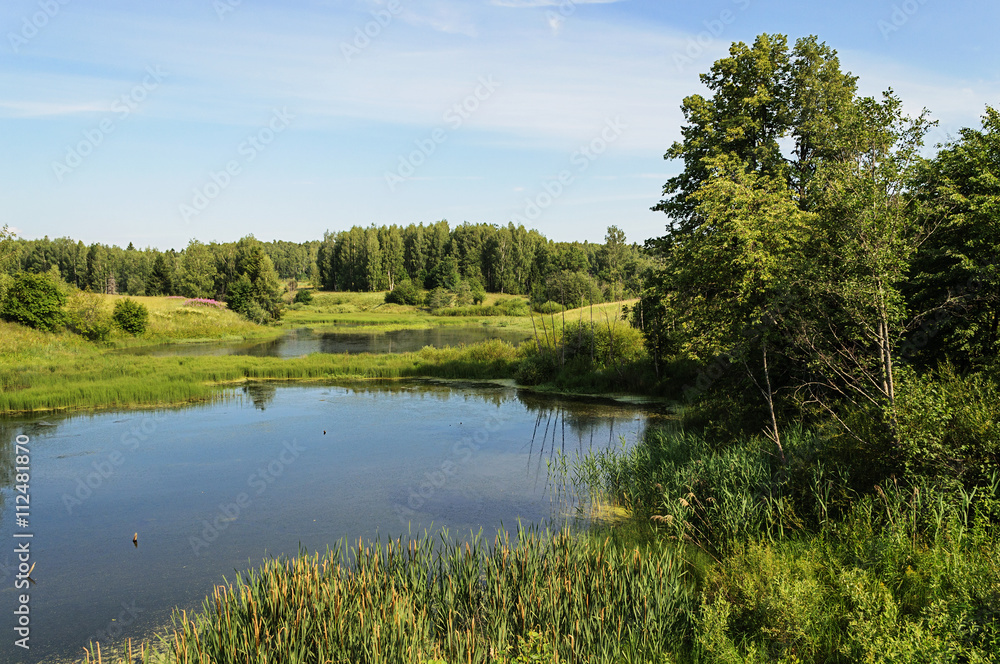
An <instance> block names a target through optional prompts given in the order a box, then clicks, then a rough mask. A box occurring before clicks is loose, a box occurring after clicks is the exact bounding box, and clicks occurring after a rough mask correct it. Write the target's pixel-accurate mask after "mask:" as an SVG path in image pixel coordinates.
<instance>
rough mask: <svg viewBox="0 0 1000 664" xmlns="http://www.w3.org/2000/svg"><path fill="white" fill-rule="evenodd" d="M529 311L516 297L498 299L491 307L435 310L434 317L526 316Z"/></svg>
mask: <svg viewBox="0 0 1000 664" xmlns="http://www.w3.org/2000/svg"><path fill="white" fill-rule="evenodd" d="M530 311H531V309H530V308H529V307H528V303H527V302H525V301H524V300H522V299H521V298H518V297H507V298H500V299H498V300H497V301H496V302H494V303H493V305H492V306H485V305H478V306H476V305H473V306H469V307H449V308H445V309H436V310H435V311H434V312H433V313H434V315H435V316H513V317H519V316H527V315H528V314H529V313H530Z"/></svg>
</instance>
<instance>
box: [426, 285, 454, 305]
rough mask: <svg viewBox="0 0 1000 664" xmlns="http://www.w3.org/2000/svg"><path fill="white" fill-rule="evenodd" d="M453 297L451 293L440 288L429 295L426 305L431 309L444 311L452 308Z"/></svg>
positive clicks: (431, 291)
mask: <svg viewBox="0 0 1000 664" xmlns="http://www.w3.org/2000/svg"><path fill="white" fill-rule="evenodd" d="M453 297H454V296H453V295H452V294H451V291H448V290H446V289H445V288H442V287H441V286H438V287H437V288H434V289H432V290H430V291H429V292H428V293H427V299H426V301H425V304H426V305H427V306H428V307H430V308H431V309H443V308H444V307H450V306H451V301H452V298H453Z"/></svg>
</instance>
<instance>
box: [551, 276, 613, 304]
mask: <svg viewBox="0 0 1000 664" xmlns="http://www.w3.org/2000/svg"><path fill="white" fill-rule="evenodd" d="M543 293H544V294H543V297H544V298H545V300H552V301H555V302H559V303H560V304H562V305H563V306H565V307H566V308H567V309H575V308H577V307H582V306H584V305H586V304H597V303H598V302H603V301H604V293H603V292H602V291H601V287H600V285H599V284H598V283H597V280H596V279H595V278H594V277H592V276H590V275H589V274H587V273H586V272H571V271H569V270H562V271H560V272H556V273H554V274H552V275H550V276H549V277H548V278H547V279H546V280H545V288H544V291H543Z"/></svg>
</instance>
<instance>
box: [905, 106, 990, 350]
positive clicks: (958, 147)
mask: <svg viewBox="0 0 1000 664" xmlns="http://www.w3.org/2000/svg"><path fill="white" fill-rule="evenodd" d="M919 180H920V182H919V185H920V188H921V191H922V193H923V195H924V197H925V199H926V202H927V204H928V207H929V211H930V213H931V214H933V215H934V218H935V219H940V220H941V223H940V227H939V228H938V229H937V231H936V232H935V233H934V235H933V236H931V237H930V238H929V239H928V240H927V242H925V243H924V245H923V246H921V248H920V252H919V254H918V255H917V256H916V257H915V260H914V263H913V265H912V268H911V270H910V274H909V280H908V284H907V287H906V295H907V299H908V303H909V305H910V307H911V308H912V309H913V311H914V312H916V314H917V316H918V317H919V322H920V325H919V327H917V328H916V329H914V330H913V331H912V332H911V333H910V334H909V335H908V336H907V341H906V343H905V344H904V349H903V350H904V352H905V353H906V354H907V356H908V357H911V358H913V359H914V361H916V362H918V363H919V364H921V365H924V366H933V365H934V364H935V363H936V361H938V360H939V359H940V358H943V357H944V358H947V359H948V360H949V361H950V362H953V363H955V364H956V365H958V366H959V367H961V368H963V369H970V368H975V367H978V366H981V365H982V364H984V363H987V362H990V361H993V360H994V359H995V358H996V357H997V355H998V351H1000V111H998V110H997V109H995V108H992V107H987V108H986V112H985V114H984V115H983V117H982V128H981V129H972V128H966V129H962V130H961V131H960V132H959V135H958V137H957V138H956V139H955V140H953V141H951V142H950V143H948V144H946V145H944V146H941V149H940V150H939V152H938V153H937V155H936V156H935V157H934V158H933V159H932V160H930V161H928V162H927V163H926V166H925V168H924V169H923V172H922V173H921V174H920V178H919Z"/></svg>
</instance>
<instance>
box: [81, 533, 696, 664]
mask: <svg viewBox="0 0 1000 664" xmlns="http://www.w3.org/2000/svg"><path fill="white" fill-rule="evenodd" d="M696 602H697V599H696V596H695V593H694V590H693V587H692V584H690V583H689V582H688V581H687V579H686V573H685V570H684V564H683V562H682V560H681V559H680V556H679V550H678V549H677V548H676V547H673V546H664V545H663V543H661V542H652V543H649V544H646V545H643V546H616V545H614V544H613V543H611V542H610V540H597V539H594V538H588V537H584V536H574V535H570V534H567V533H560V534H556V535H549V534H541V533H538V532H537V531H534V530H528V531H521V532H520V533H519V537H518V538H517V540H516V541H511V540H509V539H507V538H502V539H501V538H498V539H497V541H496V542H495V543H494V544H493V546H488V545H487V544H486V543H484V542H482V541H479V540H475V541H473V542H472V543H471V544H468V543H467V544H462V543H460V542H457V541H455V540H451V539H448V538H446V537H445V538H442V540H441V541H437V540H435V539H432V538H424V539H417V540H396V541H388V542H385V543H379V542H376V543H374V544H371V543H365V542H358V543H357V545H355V546H353V547H350V548H349V549H348V548H347V547H346V546H345V547H342V548H341V549H339V550H337V551H334V552H331V553H328V554H327V555H325V556H319V555H315V554H314V555H301V556H299V557H297V558H293V559H290V560H271V561H268V562H265V563H264V565H263V566H262V567H261V568H260V569H258V570H254V571H251V572H250V573H248V574H246V575H240V576H238V577H237V579H236V581H235V582H234V583H233V584H231V585H228V586H219V587H216V589H215V591H214V592H213V594H212V596H211V597H209V598H207V599H206V600H205V603H204V605H203V608H202V610H201V611H200V612H198V613H197V614H196V615H188V614H186V613H181V614H180V615H175V630H174V631H173V633H172V634H168V635H166V636H165V641H164V647H163V650H166V652H165V653H163V654H162V655H161V656H160V657H159V659H162V661H166V662H185V663H187V662H191V663H208V662H262V661H267V662H282V663H287V664H297V663H307V662H308V663H313V662H315V663H317V664H318V663H320V662H344V663H347V662H352V663H353V662H417V663H420V662H428V661H435V662H440V661H443V662H456V663H458V662H511V663H513V662H528V661H539V662H541V661H546V662H548V661H555V660H554V659H553V658H552V657H553V655H554V654H555V653H558V658H559V661H567V662H574V661H587V662H595V663H599V662H619V661H671V659H670V655H671V653H672V652H673V651H676V650H680V649H681V648H682V647H683V643H684V642H685V640H686V639H687V638H688V637H689V631H690V628H691V624H690V623H689V617H690V616H691V613H692V609H693V607H694V605H695V604H696ZM140 650H142V648H140ZM546 655H547V656H546ZM543 656H544V658H543ZM145 659H146V660H147V661H150V660H154V659H157V658H154V657H152V656H149V655H147V656H146V657H145ZM87 661H88V662H96V661H97V658H96V656H88V658H87Z"/></svg>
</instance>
